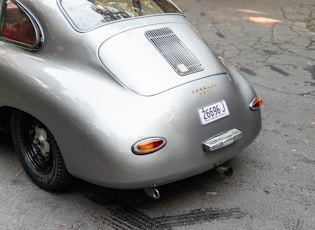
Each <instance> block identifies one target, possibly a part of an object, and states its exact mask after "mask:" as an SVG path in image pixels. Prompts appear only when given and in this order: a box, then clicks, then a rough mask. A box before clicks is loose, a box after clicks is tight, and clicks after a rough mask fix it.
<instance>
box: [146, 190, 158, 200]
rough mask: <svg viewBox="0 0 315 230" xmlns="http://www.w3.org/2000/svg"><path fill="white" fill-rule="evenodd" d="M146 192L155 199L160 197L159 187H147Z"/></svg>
mask: <svg viewBox="0 0 315 230" xmlns="http://www.w3.org/2000/svg"><path fill="white" fill-rule="evenodd" d="M144 192H145V194H147V195H148V196H149V197H151V198H152V199H154V200H158V199H160V192H159V190H158V189H157V188H154V187H151V188H145V189H144Z"/></svg>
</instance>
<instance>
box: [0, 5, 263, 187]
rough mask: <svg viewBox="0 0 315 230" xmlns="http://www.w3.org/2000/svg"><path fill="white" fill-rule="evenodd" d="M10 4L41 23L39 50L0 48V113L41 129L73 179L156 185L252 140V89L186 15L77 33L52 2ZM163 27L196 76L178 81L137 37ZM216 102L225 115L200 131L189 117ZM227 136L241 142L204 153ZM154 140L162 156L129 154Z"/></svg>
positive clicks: (257, 121)
mask: <svg viewBox="0 0 315 230" xmlns="http://www.w3.org/2000/svg"><path fill="white" fill-rule="evenodd" d="M18 2H20V3H21V4H22V5H23V6H24V7H25V8H26V9H28V10H29V11H31V12H32V15H33V16H34V18H36V21H38V22H39V23H40V25H39V26H40V28H42V34H43V35H44V36H45V42H44V43H43V45H42V47H41V48H40V49H39V50H38V51H37V52H30V51H27V50H23V49H20V48H18V47H15V46H12V45H11V44H8V43H6V42H4V41H0V54H1V55H0V77H1V82H0V106H1V107H3V106H8V107H12V108H16V109H19V110H22V111H25V112H27V113H29V114H31V115H32V116H34V117H36V118H37V119H39V120H40V121H41V122H42V123H44V124H45V126H46V127H48V128H49V130H50V131H51V133H52V134H53V135H54V137H55V139H56V141H57V143H58V145H59V148H60V150H61V153H62V155H63V158H64V161H65V163H66V166H67V169H68V171H69V172H70V173H71V174H72V175H74V176H76V177H79V178H81V179H83V180H86V181H89V182H92V183H96V184H99V185H103V186H108V187H114V188H126V189H130V188H145V187H150V186H151V185H157V186H158V185H162V184H166V183H170V182H172V181H176V180H180V179H183V178H186V177H189V176H192V175H195V174H198V173H202V172H204V171H207V170H209V169H211V168H213V167H215V166H218V165H220V164H222V163H223V162H225V161H226V160H228V159H230V158H231V157H233V156H235V155H236V154H237V153H239V152H240V151H241V150H242V149H244V148H245V147H246V146H247V145H249V144H250V143H251V142H252V141H253V140H254V139H255V137H256V136H257V135H258V133H259V131H260V128H261V115H260V111H259V110H258V111H252V110H250V109H249V107H248V105H249V103H250V102H251V100H252V99H253V98H254V97H256V94H255V92H254V91H253V89H252V87H251V86H250V85H249V83H248V82H247V81H246V80H245V79H244V78H243V77H242V76H241V75H240V74H239V73H238V72H237V71H236V70H235V69H233V68H232V67H230V66H229V65H225V66H222V64H221V63H220V62H219V61H218V60H217V58H216V56H215V55H214V54H213V53H212V52H211V51H210V50H209V48H208V47H207V46H206V44H205V43H204V42H203V41H202V39H201V38H200V37H199V36H198V34H196V32H195V31H194V30H193V29H192V28H191V26H190V25H189V24H188V23H187V21H186V19H185V18H184V16H182V15H158V16H150V17H142V18H136V19H132V20H122V21H119V22H115V23H111V24H108V25H104V26H102V27H99V28H97V29H95V30H92V31H89V32H86V33H79V32H77V31H75V30H74V29H73V27H72V26H71V25H70V24H69V22H68V20H67V19H66V18H65V16H64V15H63V14H62V12H61V11H60V9H59V7H58V6H57V3H56V1H47V0H38V1H32V0H20V1H18ZM165 26H167V27H169V28H171V29H172V31H173V32H174V33H176V35H177V36H178V37H179V39H180V40H181V41H182V42H183V43H184V44H185V46H186V47H187V48H188V49H189V50H190V51H191V52H192V53H193V54H194V55H195V56H196V58H197V59H198V60H200V61H201V62H202V64H203V65H204V67H205V70H204V71H201V72H197V73H194V74H190V75H187V76H184V77H183V76H180V75H178V74H177V73H176V72H175V71H174V70H173V69H172V67H171V66H170V65H169V64H168V63H167V61H166V60H165V59H164V58H163V57H162V55H161V54H160V53H159V52H158V51H157V50H156V48H155V47H154V46H152V44H151V43H150V42H149V41H148V40H147V39H146V37H145V35H144V33H145V31H147V30H152V29H156V28H161V27H165ZM226 70H227V71H228V73H226ZM222 99H224V100H225V101H226V102H227V105H228V108H229V111H230V115H229V116H227V117H225V118H223V119H220V120H218V121H216V122H213V123H210V124H208V125H205V126H202V125H201V123H200V119H199V117H198V112H197V109H198V108H200V107H202V106H205V105H208V104H211V103H213V102H216V101H219V100H222ZM234 128H236V129H239V130H241V131H242V133H243V137H242V138H241V139H240V140H238V141H237V142H235V143H233V144H232V145H229V146H227V147H225V148H223V149H220V150H217V151H214V152H211V153H208V152H204V151H203V148H202V142H203V141H204V140H206V139H208V138H209V137H212V136H215V135H216V134H218V133H221V132H223V131H225V130H230V129H234ZM155 136H157V137H163V138H165V139H166V140H167V145H166V146H165V147H164V148H163V149H161V150H159V151H157V152H154V153H152V154H149V155H143V156H139V155H135V154H133V153H132V150H131V147H132V146H133V144H134V143H136V142H137V141H139V140H142V139H145V138H148V137H155Z"/></svg>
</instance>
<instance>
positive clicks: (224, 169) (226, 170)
mask: <svg viewBox="0 0 315 230" xmlns="http://www.w3.org/2000/svg"><path fill="white" fill-rule="evenodd" d="M215 171H217V172H219V173H223V174H224V175H225V176H227V177H231V176H232V175H233V168H232V167H224V166H219V167H216V168H215Z"/></svg>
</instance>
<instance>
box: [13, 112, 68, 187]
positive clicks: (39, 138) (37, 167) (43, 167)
mask: <svg viewBox="0 0 315 230" xmlns="http://www.w3.org/2000/svg"><path fill="white" fill-rule="evenodd" d="M11 133H12V140H13V144H14V148H15V151H16V153H17V155H18V158H19V160H20V162H21V164H22V166H23V168H24V170H25V172H26V173H27V174H28V176H29V177H30V179H31V180H32V181H33V182H34V183H35V184H36V185H37V186H39V187H40V188H42V189H44V190H47V191H55V190H59V189H61V188H64V187H66V186H67V185H68V184H69V183H70V182H71V181H72V176H71V175H70V174H69V173H68V171H67V169H66V166H65V163H64V161H63V158H62V155H61V153H60V150H59V147H58V145H57V142H56V141H55V139H54V137H53V135H52V134H51V132H50V131H49V130H48V128H47V127H46V126H45V125H44V124H42V123H41V122H40V121H38V120H37V119H36V118H34V117H32V116H31V115H29V114H27V113H24V112H21V111H14V112H13V114H12V117H11Z"/></svg>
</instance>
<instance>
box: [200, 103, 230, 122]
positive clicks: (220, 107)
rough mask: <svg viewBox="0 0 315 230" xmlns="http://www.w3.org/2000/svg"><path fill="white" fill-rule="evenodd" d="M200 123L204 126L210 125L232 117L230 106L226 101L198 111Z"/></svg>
mask: <svg viewBox="0 0 315 230" xmlns="http://www.w3.org/2000/svg"><path fill="white" fill-rule="evenodd" d="M198 113H199V117H200V121H201V124H202V125H206V124H209V123H211V122H214V121H216V120H219V119H221V118H223V117H226V116H228V115H230V112H229V109H228V106H227V104H226V102H225V100H221V101H219V102H216V103H213V104H211V105H207V106H205V107H202V108H200V109H198Z"/></svg>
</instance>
